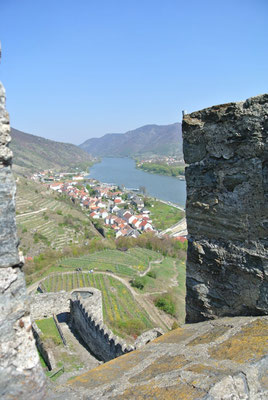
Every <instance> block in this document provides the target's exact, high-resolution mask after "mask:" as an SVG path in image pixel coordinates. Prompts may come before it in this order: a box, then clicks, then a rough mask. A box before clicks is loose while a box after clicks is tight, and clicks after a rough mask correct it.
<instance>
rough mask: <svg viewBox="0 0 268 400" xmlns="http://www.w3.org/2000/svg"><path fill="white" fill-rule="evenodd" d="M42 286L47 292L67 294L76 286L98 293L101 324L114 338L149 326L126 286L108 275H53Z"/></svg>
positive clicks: (146, 318)
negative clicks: (63, 292)
mask: <svg viewBox="0 0 268 400" xmlns="http://www.w3.org/2000/svg"><path fill="white" fill-rule="evenodd" d="M42 286H43V288H45V289H46V290H47V291H48V292H57V291H60V290H65V291H70V290H73V289H76V288H80V287H95V288H97V289H99V290H101V292H102V299H103V316H104V322H105V323H106V324H107V325H108V326H109V327H110V328H111V329H112V330H113V332H114V333H116V334H118V335H121V336H127V335H129V334H132V335H133V334H134V335H139V334H140V333H141V332H143V331H145V330H148V329H150V328H152V327H153V324H152V322H151V321H150V318H149V316H148V314H147V313H146V311H145V310H143V309H142V308H141V307H140V306H139V304H138V303H137V301H136V300H135V299H134V298H133V296H132V294H131V293H130V291H129V290H128V289H127V287H126V286H125V285H123V284H122V283H121V282H120V281H119V280H118V279H116V278H114V277H112V276H109V275H104V274H98V273H94V274H91V273H85V272H71V273H63V274H54V275H51V276H49V277H47V278H46V279H45V280H44V281H43V282H42Z"/></svg>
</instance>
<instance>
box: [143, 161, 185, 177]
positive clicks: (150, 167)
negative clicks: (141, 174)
mask: <svg viewBox="0 0 268 400" xmlns="http://www.w3.org/2000/svg"><path fill="white" fill-rule="evenodd" d="M136 168H137V169H142V170H143V171H145V172H149V173H151V174H157V175H166V176H171V177H173V178H178V179H180V180H185V177H184V173H185V172H184V171H185V167H184V166H183V165H168V164H158V163H151V162H140V161H136Z"/></svg>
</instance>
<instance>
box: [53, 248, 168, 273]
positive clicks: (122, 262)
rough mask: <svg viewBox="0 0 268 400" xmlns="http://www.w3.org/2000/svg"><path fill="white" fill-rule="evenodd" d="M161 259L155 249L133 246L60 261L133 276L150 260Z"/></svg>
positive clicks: (144, 268) (67, 265) (73, 265)
mask: <svg viewBox="0 0 268 400" xmlns="http://www.w3.org/2000/svg"><path fill="white" fill-rule="evenodd" d="M159 259H161V255H159V253H157V252H155V251H151V250H147V249H141V248H133V249H129V250H128V251H126V252H123V251H118V250H103V251H99V252H96V253H93V254H88V255H85V256H82V257H79V258H74V257H73V258H67V259H63V260H61V261H60V263H61V265H63V266H64V267H73V268H82V269H86V270H90V269H94V271H105V270H109V271H111V272H114V273H116V274H119V275H124V276H133V275H134V274H136V273H137V272H143V271H144V270H146V268H148V266H149V262H150V261H156V260H159Z"/></svg>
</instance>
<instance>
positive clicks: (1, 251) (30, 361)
mask: <svg viewBox="0 0 268 400" xmlns="http://www.w3.org/2000/svg"><path fill="white" fill-rule="evenodd" d="M10 140H11V138H10V125H9V116H8V113H7V112H6V109H5V90H4V87H3V86H2V84H1V82H0V243H1V245H0V305H1V313H0V398H1V399H10V398H14V399H18V398H20V399H22V400H23V399H29V400H30V399H37V398H38V399H42V398H43V397H44V390H45V388H44V383H45V376H44V374H43V372H42V369H41V366H40V364H39V357H38V354H37V351H36V348H35V341H34V338H33V334H32V330H31V320H30V314H29V302H28V297H27V295H26V288H25V281H24V274H23V272H22V270H21V268H22V263H20V259H19V255H18V238H17V233H16V224H15V183H14V179H13V176H12V171H11V160H12V152H11V151H10V149H9V147H8V144H9V142H10Z"/></svg>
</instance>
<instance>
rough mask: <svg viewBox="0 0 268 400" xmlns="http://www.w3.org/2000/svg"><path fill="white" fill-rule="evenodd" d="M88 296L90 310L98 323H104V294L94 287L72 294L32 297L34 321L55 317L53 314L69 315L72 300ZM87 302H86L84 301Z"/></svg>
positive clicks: (51, 293) (74, 291)
mask: <svg viewBox="0 0 268 400" xmlns="http://www.w3.org/2000/svg"><path fill="white" fill-rule="evenodd" d="M83 293H84V295H85V296H86V302H87V305H88V308H90V310H91V314H92V315H93V316H94V318H95V319H97V320H98V321H101V322H102V321H103V313H102V294H101V291H100V290H98V289H95V288H92V287H88V288H87V287H83V288H80V289H75V290H73V291H72V292H65V291H61V292H56V293H54V292H50V293H36V294H32V295H31V296H30V303H31V318H32V319H33V320H36V319H42V318H47V317H53V314H56V315H58V314H61V313H69V312H70V300H71V299H73V300H75V299H76V298H77V294H83ZM84 301H85V300H84Z"/></svg>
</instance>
